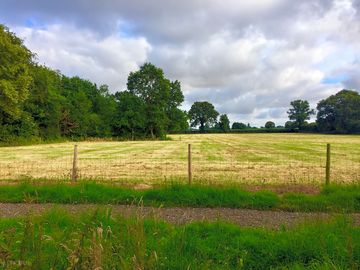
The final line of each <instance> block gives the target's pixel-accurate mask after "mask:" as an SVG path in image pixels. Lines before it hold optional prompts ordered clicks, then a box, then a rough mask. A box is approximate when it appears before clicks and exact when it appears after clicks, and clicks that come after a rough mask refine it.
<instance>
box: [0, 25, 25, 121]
mask: <svg viewBox="0 0 360 270" xmlns="http://www.w3.org/2000/svg"><path fill="white" fill-rule="evenodd" d="M0 63H1V68H0V112H1V115H2V116H4V114H5V115H6V116H7V117H9V118H12V119H18V118H19V117H20V116H21V112H22V105H23V103H24V101H25V100H26V99H27V97H28V95H29V87H30V84H31V81H32V78H31V76H30V75H29V68H30V65H31V64H32V53H31V52H30V51H29V50H28V49H27V48H26V47H25V46H24V45H23V42H22V40H21V39H19V38H18V37H16V36H15V34H13V33H12V32H10V31H9V29H8V28H6V27H5V26H4V25H1V24H0Z"/></svg>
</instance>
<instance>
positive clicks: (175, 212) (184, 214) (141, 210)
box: [0, 203, 360, 228]
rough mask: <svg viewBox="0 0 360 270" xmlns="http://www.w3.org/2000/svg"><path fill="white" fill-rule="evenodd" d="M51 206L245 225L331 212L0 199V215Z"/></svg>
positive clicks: (359, 221) (358, 217)
mask: <svg viewBox="0 0 360 270" xmlns="http://www.w3.org/2000/svg"><path fill="white" fill-rule="evenodd" d="M54 207H57V208H60V209H64V210H66V211H69V212H70V213H79V212H83V211H88V210H90V211H91V210H93V211H94V210H96V209H99V208H102V209H104V208H111V209H112V213H113V214H115V215H119V214H120V215H123V216H126V217H127V216H132V215H139V216H141V217H155V218H158V219H161V220H165V221H167V222H170V223H173V224H184V223H188V222H192V221H204V220H207V221H215V220H224V221H229V222H232V223H235V224H238V225H240V226H245V227H267V228H279V227H280V226H281V225H286V226H293V225H296V224H298V223H301V222H304V221H309V220H319V219H321V220H324V219H329V218H331V217H332V216H334V215H333V214H327V213H300V212H284V211H259V210H247V209H230V208H178V207H174V208H153V207H137V206H125V205H111V206H110V205H108V206H106V205H103V206H99V205H92V204H82V205H56V204H25V203H20V204H11V203H0V218H6V217H21V216H26V215H28V214H35V215H38V214H41V213H43V212H45V211H47V210H50V209H52V208H54ZM352 216H353V218H354V221H355V224H356V225H357V226H360V213H357V214H352Z"/></svg>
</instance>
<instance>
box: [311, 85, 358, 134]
mask: <svg viewBox="0 0 360 270" xmlns="http://www.w3.org/2000/svg"><path fill="white" fill-rule="evenodd" d="M317 111H318V113H317V120H316V121H317V124H318V128H319V130H320V131H324V132H336V133H355V132H360V95H359V93H358V92H356V91H352V90H342V91H340V92H338V93H337V94H335V95H332V96H330V97H328V98H326V99H324V100H321V101H320V102H319V103H318V105H317Z"/></svg>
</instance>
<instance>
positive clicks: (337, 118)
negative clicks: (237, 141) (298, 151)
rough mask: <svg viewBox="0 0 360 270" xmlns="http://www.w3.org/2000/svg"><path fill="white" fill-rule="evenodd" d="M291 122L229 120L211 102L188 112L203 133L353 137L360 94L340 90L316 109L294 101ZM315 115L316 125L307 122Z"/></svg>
mask: <svg viewBox="0 0 360 270" xmlns="http://www.w3.org/2000/svg"><path fill="white" fill-rule="evenodd" d="M287 114H288V117H289V121H287V122H286V123H285V126H276V125H275V123H274V122H272V121H267V122H266V123H265V125H264V127H261V128H256V127H251V126H250V124H245V123H241V122H234V123H233V124H232V126H231V129H230V121H229V118H228V116H227V115H226V114H222V115H220V118H219V120H218V116H219V113H218V112H217V111H216V109H215V107H214V106H213V105H212V104H211V103H209V102H195V103H194V104H193V106H192V107H191V109H190V111H189V118H190V124H191V126H192V127H198V126H199V131H200V132H234V131H235V132H236V131H238V132H245V131H253V132H261V131H264V132H269V131H272V132H281V131H282V132H321V133H337V134H341V133H343V134H351V133H360V95H359V93H358V92H357V91H354V90H346V89H344V90H341V91H339V92H338V93H336V94H335V95H331V96H330V97H328V98H326V99H324V100H321V101H320V102H319V103H318V104H317V107H316V110H315V109H312V108H310V105H309V102H308V101H307V100H300V99H299V100H294V101H292V102H291V103H290V109H289V110H288V111H287ZM313 115H314V116H315V115H316V121H315V122H308V120H310V119H311V116H313Z"/></svg>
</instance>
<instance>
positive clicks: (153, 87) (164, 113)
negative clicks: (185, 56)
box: [127, 63, 186, 138]
mask: <svg viewBox="0 0 360 270" xmlns="http://www.w3.org/2000/svg"><path fill="white" fill-rule="evenodd" d="M127 88H128V91H129V92H130V93H131V94H134V95H136V96H137V97H139V98H140V100H141V101H142V102H143V104H144V113H145V116H146V117H145V126H144V130H145V132H146V133H147V134H150V136H151V138H155V137H157V138H163V137H165V134H166V132H167V131H169V130H170V131H174V130H176V129H182V128H183V127H184V126H186V124H184V123H185V119H186V117H185V115H184V113H183V112H182V111H180V110H179V109H178V108H177V107H178V106H180V105H181V103H182V102H183V101H184V96H183V94H182V92H181V86H180V82H178V81H174V82H171V81H170V80H168V79H166V78H165V76H164V72H163V70H162V69H160V68H158V67H156V66H154V65H153V64H150V63H145V64H144V65H142V66H141V67H140V70H138V71H136V72H131V73H130V75H129V77H128V82H127ZM177 117H179V118H177ZM170 122H173V123H170Z"/></svg>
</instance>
